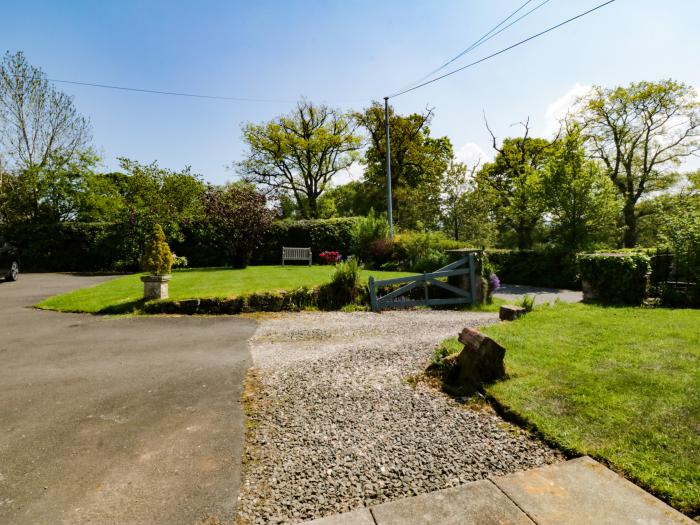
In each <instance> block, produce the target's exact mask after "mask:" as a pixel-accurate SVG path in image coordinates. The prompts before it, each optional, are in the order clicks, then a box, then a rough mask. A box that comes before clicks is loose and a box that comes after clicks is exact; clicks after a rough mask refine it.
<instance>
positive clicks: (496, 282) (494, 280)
mask: <svg viewBox="0 0 700 525" xmlns="http://www.w3.org/2000/svg"><path fill="white" fill-rule="evenodd" d="M500 287H501V280H500V279H499V278H498V275H496V274H495V273H491V274H490V275H489V291H490V292H493V291H495V290H498V289H499V288H500Z"/></svg>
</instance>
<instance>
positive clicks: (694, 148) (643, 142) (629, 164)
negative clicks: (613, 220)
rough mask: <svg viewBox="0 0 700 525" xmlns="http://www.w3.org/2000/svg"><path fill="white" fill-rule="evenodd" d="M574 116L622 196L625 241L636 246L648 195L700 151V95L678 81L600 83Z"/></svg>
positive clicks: (668, 181)
mask: <svg viewBox="0 0 700 525" xmlns="http://www.w3.org/2000/svg"><path fill="white" fill-rule="evenodd" d="M574 118H575V120H577V121H578V122H579V123H580V124H581V126H582V127H583V129H584V131H585V135H586V138H587V145H588V150H589V152H590V155H591V156H592V157H593V158H595V159H598V160H599V161H600V162H602V164H603V166H604V167H605V172H606V174H607V176H608V177H609V178H610V180H611V181H612V183H613V184H614V185H615V188H616V189H617V191H618V192H619V194H620V195H621V196H622V198H623V201H624V207H623V220H624V224H625V232H624V239H623V241H624V246H625V247H627V248H632V247H634V246H635V245H636V244H637V237H638V232H637V221H638V219H639V217H640V214H641V213H643V211H642V209H641V207H640V206H639V204H640V202H641V200H642V199H643V197H644V196H645V195H647V194H649V193H653V192H657V191H659V190H663V189H666V188H668V187H669V186H671V185H672V184H673V182H674V181H675V177H674V173H675V171H674V169H675V168H676V167H677V166H678V165H679V164H680V162H681V160H682V159H683V158H685V157H688V156H690V155H693V154H694V153H697V152H698V151H700V141H699V140H698V139H699V138H700V106H699V104H698V100H697V94H696V93H695V91H694V90H693V89H692V88H691V87H690V86H687V85H685V84H682V83H679V82H675V81H673V80H662V81H660V82H638V83H632V84H630V85H629V86H627V87H621V86H620V87H615V88H611V89H605V88H602V87H596V88H594V89H593V91H592V93H591V94H590V95H589V96H587V97H585V98H584V99H583V100H582V101H581V104H580V108H579V110H578V112H577V114H576V115H575V117H574Z"/></svg>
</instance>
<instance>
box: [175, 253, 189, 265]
mask: <svg viewBox="0 0 700 525" xmlns="http://www.w3.org/2000/svg"><path fill="white" fill-rule="evenodd" d="M185 266H187V257H185V256H184V255H183V256H178V255H175V252H173V268H184V267H185Z"/></svg>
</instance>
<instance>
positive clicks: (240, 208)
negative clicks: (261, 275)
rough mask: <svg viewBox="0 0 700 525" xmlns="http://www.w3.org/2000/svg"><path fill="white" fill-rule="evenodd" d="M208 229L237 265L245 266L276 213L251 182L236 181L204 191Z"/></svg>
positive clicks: (233, 264)
mask: <svg viewBox="0 0 700 525" xmlns="http://www.w3.org/2000/svg"><path fill="white" fill-rule="evenodd" d="M204 213H205V216H206V222H205V231H207V233H208V236H209V239H210V242H211V241H214V243H215V244H216V245H218V246H219V247H220V248H221V249H222V250H223V252H224V254H225V255H226V260H227V263H228V264H230V265H231V266H233V267H234V268H245V267H246V266H247V265H248V264H249V263H250V260H251V258H252V256H253V252H254V251H255V250H256V249H257V248H258V247H259V246H260V244H261V243H262V240H263V238H264V235H265V233H266V232H267V230H268V228H269V227H270V224H271V223H272V220H273V218H274V213H273V211H272V210H270V209H269V208H268V207H267V199H266V198H265V196H264V195H263V194H261V193H258V191H257V190H256V189H255V187H253V186H252V185H250V184H247V183H243V182H241V183H236V184H229V185H228V186H224V187H212V186H210V187H209V188H208V189H207V192H206V194H205V195H204Z"/></svg>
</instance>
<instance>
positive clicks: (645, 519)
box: [306, 456, 697, 525]
mask: <svg viewBox="0 0 700 525" xmlns="http://www.w3.org/2000/svg"><path fill="white" fill-rule="evenodd" d="M533 524H536V525H590V524H595V525H627V524H629V525H697V524H696V523H695V522H694V521H692V520H690V519H689V518H687V517H686V516H684V515H683V514H681V513H680V512H678V511H676V510H674V509H673V508H671V507H669V506H668V505H666V504H665V503H664V502H662V501H661V500H659V499H657V498H655V497H654V496H652V495H651V494H649V493H647V492H645V491H644V490H642V489H641V488H639V487H637V486H636V485H634V484H633V483H631V482H629V481H627V480H626V479H624V478H622V477H620V476H618V475H617V474H615V473H614V472H613V471H611V470H610V469H608V468H606V467H604V466H603V465H601V464H600V463H598V462H597V461H594V460H593V459H591V458H589V457H587V456H584V457H582V458H577V459H572V460H569V461H567V462H564V463H559V464H555V465H548V466H546V467H541V468H536V469H532V470H527V471H524V472H517V473H515V474H510V475H508V476H503V477H497V478H496V477H494V478H489V479H486V480H482V481H475V482H472V483H467V484H466V485H462V486H460V487H454V488H449V489H444V490H439V491H436V492H431V493H429V494H421V495H420V496H414V497H412V498H405V499H400V500H396V501H390V502H388V503H382V504H381V505H377V506H374V507H370V508H364V509H358V510H355V511H352V512H348V513H344V514H337V515H335V516H327V517H325V518H321V519H317V520H313V521H309V522H306V525H533Z"/></svg>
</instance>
